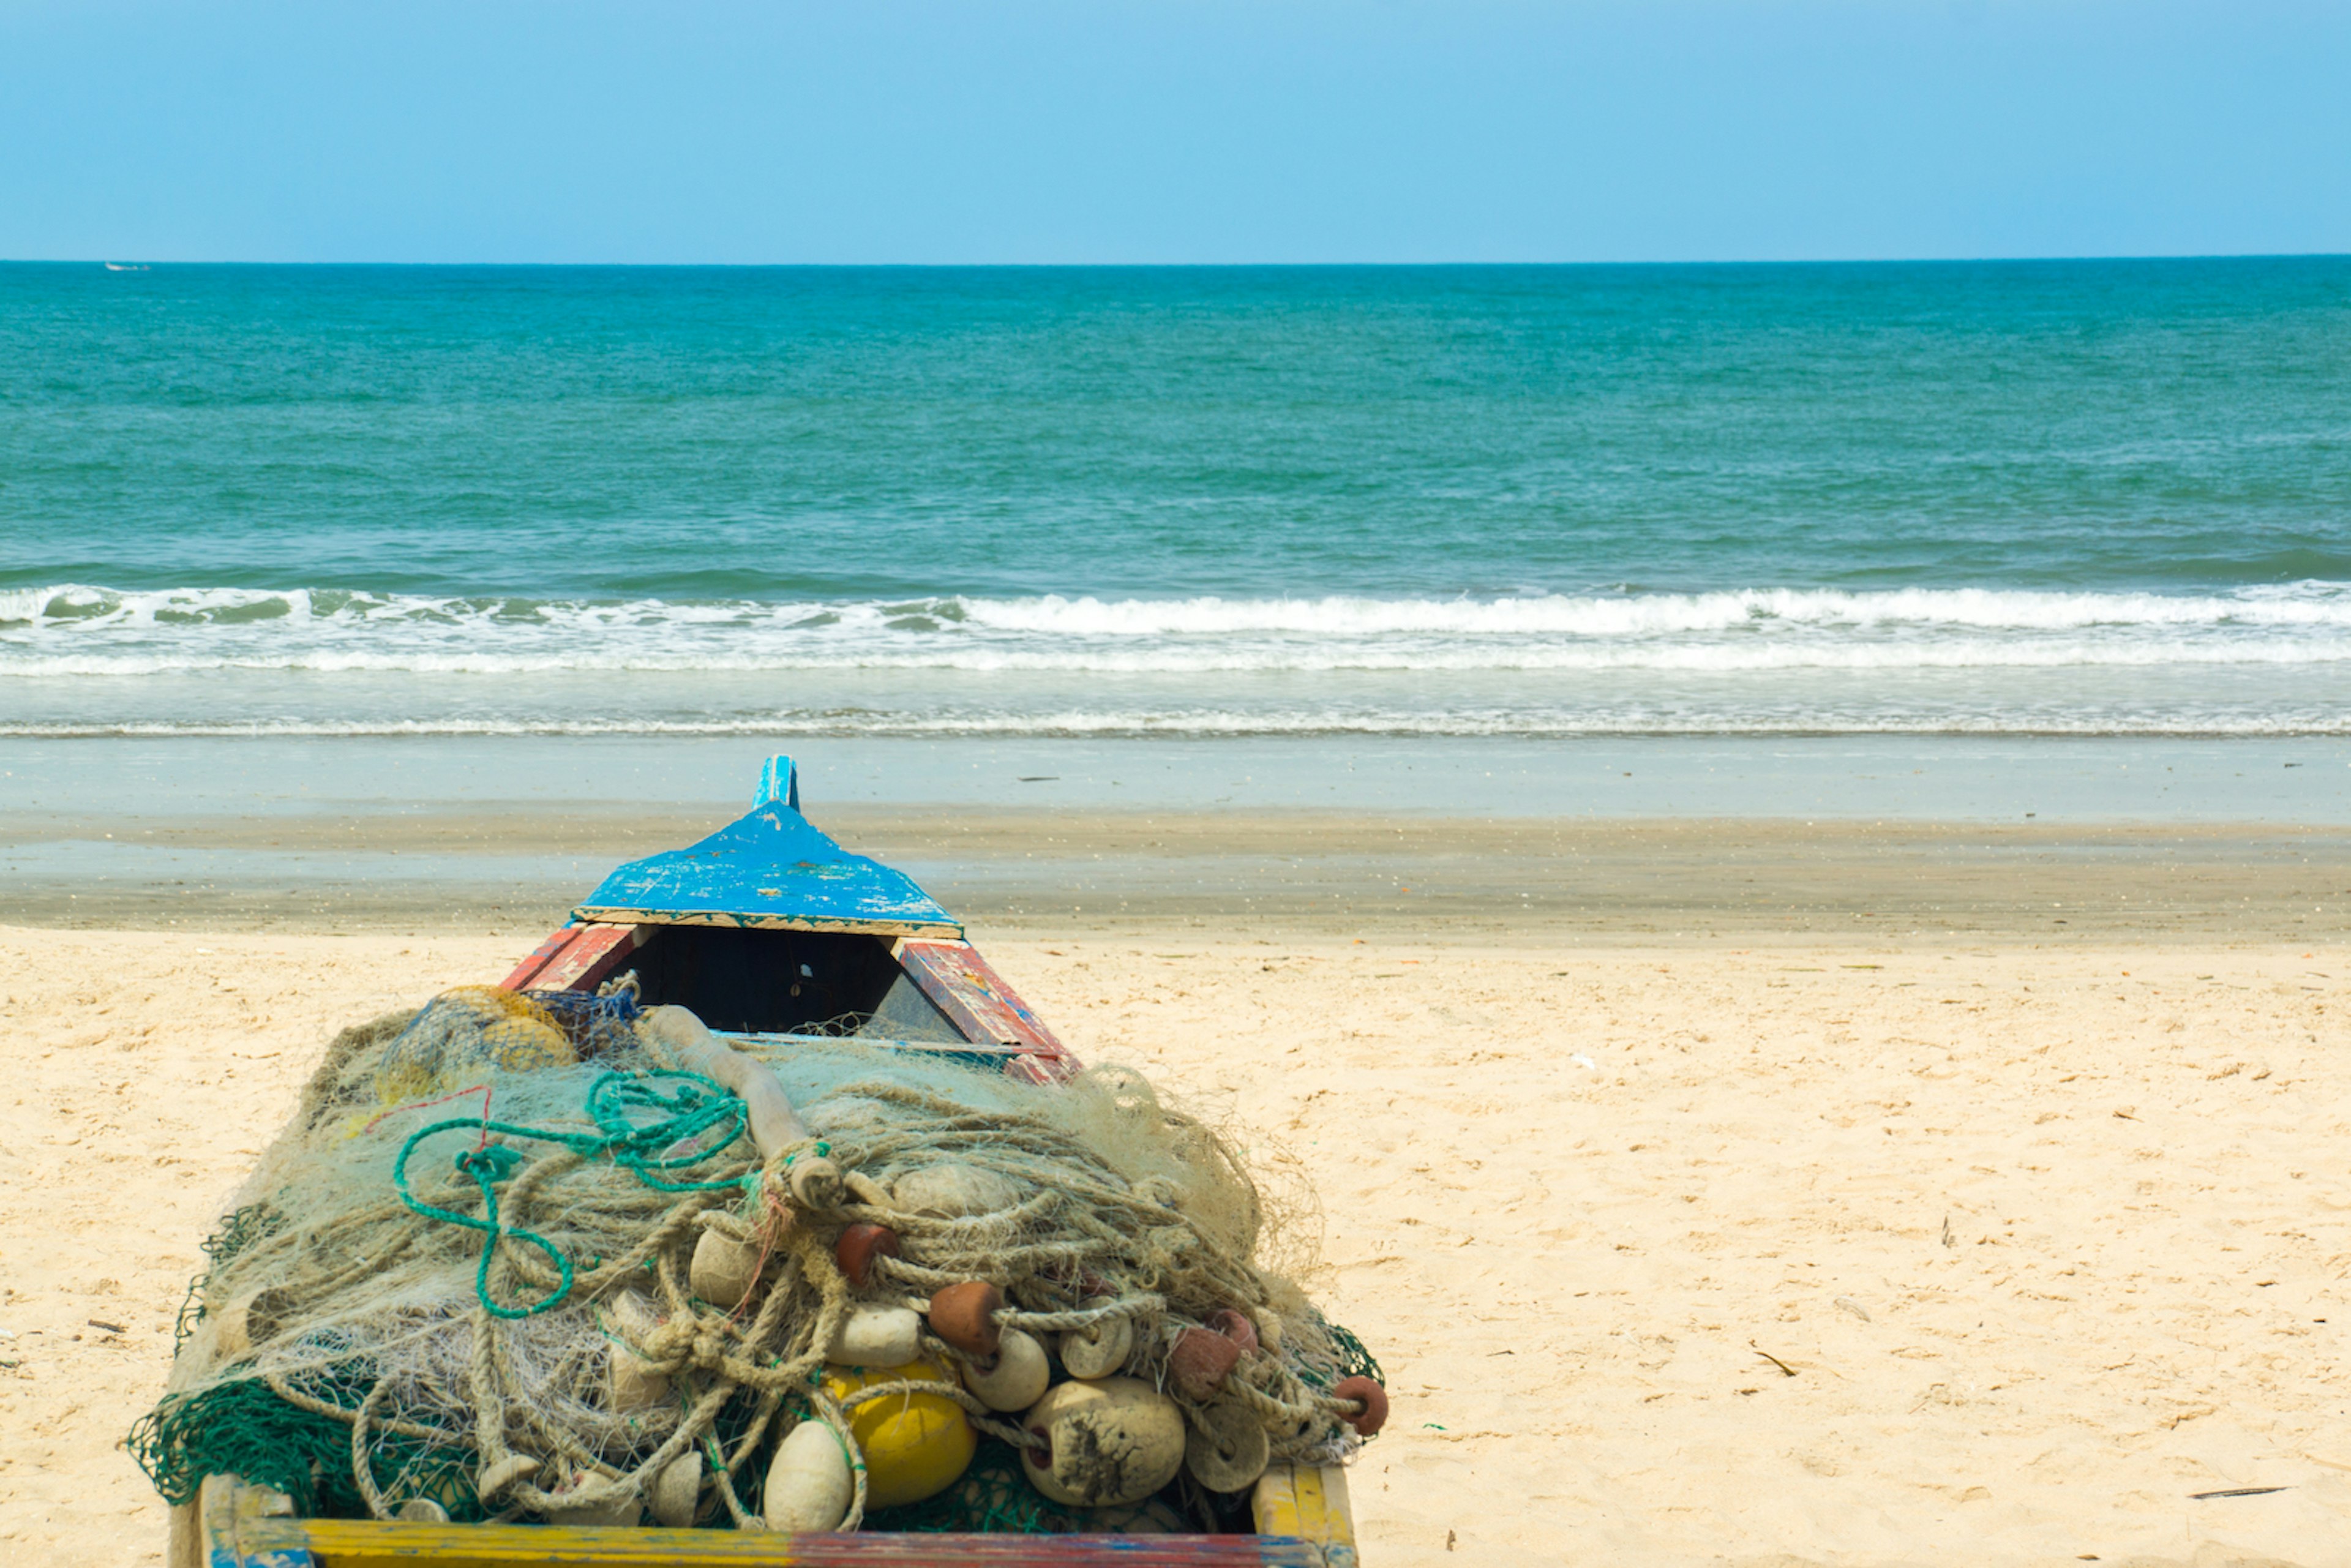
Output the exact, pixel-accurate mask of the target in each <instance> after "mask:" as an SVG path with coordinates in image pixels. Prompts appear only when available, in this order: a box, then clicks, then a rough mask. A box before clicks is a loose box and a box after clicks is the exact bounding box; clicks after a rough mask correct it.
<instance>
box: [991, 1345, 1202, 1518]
mask: <svg viewBox="0 0 2351 1568" xmlns="http://www.w3.org/2000/svg"><path fill="white" fill-rule="evenodd" d="M1020 1427H1021V1429H1022V1430H1023V1431H1024V1432H1026V1433H1027V1434H1028V1435H1029V1447H1028V1448H1023V1449H1022V1450H1021V1451H1020V1468H1021V1469H1022V1470H1023V1471H1025V1472H1026V1473H1027V1475H1028V1477H1029V1484H1030V1485H1031V1486H1034V1487H1035V1488H1036V1489H1037V1490H1039V1491H1040V1492H1043V1493H1044V1494H1045V1495H1046V1496H1047V1497H1049V1498H1051V1499H1052V1500H1054V1501H1055V1502H1060V1503H1067V1504H1069V1505H1071V1507H1074V1508H1114V1507H1118V1506H1120V1505H1122V1504H1125V1503H1131V1502H1140V1501H1142V1500H1144V1498H1147V1497H1149V1496H1150V1495H1151V1494H1152V1493H1153V1492H1155V1491H1157V1490H1159V1489H1160V1488H1161V1487H1164V1486H1165V1485H1166V1484H1167V1483H1168V1482H1169V1481H1172V1480H1174V1479H1175V1472H1176V1471H1178V1470H1180V1469H1183V1468H1184V1413H1183V1410H1182V1409H1181V1408H1180V1407H1179V1406H1177V1405H1176V1404H1175V1401H1174V1400H1172V1399H1170V1398H1168V1397H1167V1396H1165V1395H1164V1394H1162V1393H1160V1392H1159V1391H1158V1390H1157V1389H1155V1388H1154V1387H1152V1386H1151V1385H1149V1384H1147V1383H1143V1382H1140V1381H1138V1380H1136V1379H1134V1378H1132V1377H1109V1378H1104V1379H1103V1380H1102V1381H1101V1382H1099V1383H1082V1382H1081V1383H1063V1384H1060V1385H1056V1386H1055V1387H1053V1388H1051V1389H1049V1390H1048V1391H1047V1392H1046V1395H1045V1397H1043V1398H1042V1399H1040V1400H1039V1401H1037V1403H1036V1404H1034V1405H1032V1406H1029V1413H1028V1414H1027V1415H1026V1416H1022V1417H1021V1418H1020Z"/></svg>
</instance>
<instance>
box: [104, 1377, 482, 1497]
mask: <svg viewBox="0 0 2351 1568" xmlns="http://www.w3.org/2000/svg"><path fill="white" fill-rule="evenodd" d="M319 1381H321V1382H324V1383H327V1384H329V1385H330V1386H326V1387H322V1388H320V1389H319V1391H318V1392H319V1394H320V1395H322V1396H326V1397H328V1398H329V1399H330V1400H331V1399H349V1400H350V1402H351V1403H352V1404H353V1405H356V1404H357V1403H358V1402H359V1401H360V1399H362V1398H364V1397H366V1396H367V1392H368V1389H369V1387H370V1386H371V1382H370V1381H369V1380H367V1379H366V1378H365V1376H364V1374H363V1373H361V1372H359V1371H356V1370H353V1369H346V1375H345V1376H344V1377H343V1378H340V1379H321V1380H319ZM129 1446H130V1449H131V1458H133V1459H135V1460H137V1461H138V1464H139V1468H140V1469H142V1470H145V1471H146V1472H147V1477H148V1479H150V1480H152V1481H153V1482H154V1483H155V1490H156V1491H157V1492H159V1493H161V1494H162V1498H163V1500H165V1501H166V1502H172V1503H183V1502H187V1501H189V1500H193V1498H194V1497H195V1495H196V1493H197V1491H198V1490H201V1489H202V1488H203V1486H204V1478H205V1477H207V1476H216V1475H233V1476H242V1477H243V1478H245V1479H246V1480H248V1481H253V1482H256V1483H258V1484H260V1485H262V1486H266V1487H272V1488H275V1489H276V1490H278V1491H282V1492H284V1493H285V1494H286V1495H287V1497H289V1498H291V1499H293V1500H294V1507H295V1510H296V1511H297V1512H298V1513H300V1514H301V1515H303V1516H304V1517H305V1518H311V1519H318V1518H358V1519H364V1518H366V1517H367V1516H368V1509H367V1505H366V1501H365V1500H364V1499H362V1498H361V1497H360V1492H359V1487H358V1484H357V1482H356V1481H355V1480H354V1479H352V1475H351V1429H350V1426H349V1425H347V1424H346V1423H344V1422H341V1421H338V1420H336V1419H334V1418H333V1417H332V1416H321V1415H318V1414H315V1413H314V1412H312V1411H308V1410H305V1409H303V1408H301V1407H300V1406H296V1405H292V1404H288V1403H287V1401H286V1400H285V1399H283V1398H281V1397H279V1396H278V1394H277V1391H276V1390H275V1389H273V1388H271V1387H270V1386H269V1385H268V1384H267V1383H266V1381H264V1380H263V1379H261V1378H257V1377H241V1378H236V1379H235V1380H233V1381H231V1382H227V1383H221V1384H215V1385H213V1386H212V1387H210V1388H207V1389H204V1390H203V1391H202V1392H200V1393H196V1394H189V1395H179V1396H170V1397H167V1398H165V1399H164V1400H163V1402H162V1404H160V1405H158V1406H156V1407H155V1408H154V1409H153V1410H152V1411H150V1412H148V1414H147V1415H146V1416H142V1417H141V1419H140V1421H139V1424H138V1425H137V1426H136V1427H132V1428H131V1439H130V1445H129ZM369 1463H370V1466H371V1469H372V1470H373V1472H374V1475H375V1481H376V1485H377V1486H378V1487H379V1488H381V1489H382V1490H384V1491H386V1492H388V1493H392V1494H393V1495H397V1496H402V1497H429V1498H432V1499H433V1500H435V1501H437V1502H439V1503H440V1504H441V1505H442V1507H444V1509H446V1510H447V1511H448V1512H449V1517H450V1518H451V1519H453V1520H455V1521H459V1522H461V1523H464V1522H470V1521H475V1520H479V1519H482V1518H484V1517H486V1516H485V1514H484V1512H483V1510H482V1508H481V1505H480V1503H479V1502H478V1501H477V1500H475V1497H474V1490H473V1466H474V1457H473V1453H472V1450H471V1449H469V1448H465V1447H464V1446H462V1445H455V1444H450V1445H443V1444H433V1443H426V1442H423V1441H421V1440H419V1439H418V1438H415V1437H409V1436H407V1435H404V1434H398V1433H395V1434H392V1435H391V1436H390V1437H387V1438H386V1439H385V1440H384V1441H382V1442H381V1443H379V1444H377V1445H375V1446H374V1447H373V1448H371V1452H370V1454H369Z"/></svg>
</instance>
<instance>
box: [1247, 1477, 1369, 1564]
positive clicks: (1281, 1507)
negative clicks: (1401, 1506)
mask: <svg viewBox="0 0 2351 1568" xmlns="http://www.w3.org/2000/svg"><path fill="white" fill-rule="evenodd" d="M1249 1513H1250V1515H1251V1517H1252V1518H1253V1519H1254V1521H1255V1522H1256V1524H1257V1527H1258V1529H1259V1530H1260V1531H1263V1532H1264V1533H1265V1534H1267V1535H1270V1536H1271V1535H1280V1536H1296V1537H1299V1538H1301V1539H1302V1540H1306V1541H1311V1542H1317V1543H1318V1544H1319V1545H1320V1546H1321V1548H1322V1557H1321V1559H1319V1561H1321V1562H1322V1563H1326V1564H1328V1568H1355V1562H1356V1558H1355V1521H1354V1511H1353V1509H1352V1508H1351V1507H1350V1506H1349V1504H1348V1500H1347V1472H1346V1471H1345V1470H1343V1469H1340V1468H1339V1467H1338V1466H1337V1465H1269V1466H1268V1467H1267V1468H1266V1472H1265V1474H1263V1475H1261V1476H1259V1478H1258V1479H1257V1486H1256V1487H1255V1488H1254V1489H1253V1490H1251V1491H1250V1493H1249Z"/></svg>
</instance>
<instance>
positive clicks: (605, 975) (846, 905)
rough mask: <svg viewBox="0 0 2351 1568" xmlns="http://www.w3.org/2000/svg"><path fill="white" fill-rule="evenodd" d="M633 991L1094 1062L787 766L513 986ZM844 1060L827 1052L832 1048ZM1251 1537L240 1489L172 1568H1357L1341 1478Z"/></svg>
mask: <svg viewBox="0 0 2351 1568" xmlns="http://www.w3.org/2000/svg"><path fill="white" fill-rule="evenodd" d="M623 971H633V972H634V973H635V975H636V977H637V981H638V984H639V985H640V987H641V988H642V992H641V995H642V999H643V1001H644V1002H645V1003H646V1004H647V1005H656V1004H661V1003H676V1004H679V1005H681V1006H684V1007H686V1008H688V1009H692V1010H693V1011H694V1012H695V1015H696V1016H698V1017H699V1018H701V1019H703V1020H705V1022H706V1023H707V1024H709V1025H710V1027H711V1028H712V1030H714V1031H715V1032H716V1033H717V1034H719V1035H720V1036H721V1037H722V1038H726V1037H730V1036H731V1037H735V1038H743V1037H753V1038H757V1039H758V1040H761V1041H762V1043H763V1045H764V1046H765V1047H766V1048H768V1049H770V1050H772V1049H774V1048H776V1047H777V1046H779V1045H780V1046H783V1047H785V1048H787V1049H788V1048H789V1043H790V1042H791V1040H794V1039H795V1038H804V1039H815V1038H818V1037H817V1036H814V1035H811V1034H810V1033H809V1032H808V1031H810V1030H816V1029H818V1028H819V1027H820V1026H823V1025H828V1024H831V1022H832V1020H836V1019H842V1018H845V1017H851V1016H855V1017H859V1018H861V1019H865V1020H867V1021H865V1022H863V1023H862V1025H861V1027H860V1028H859V1029H858V1030H857V1034H858V1036H859V1038H862V1039H865V1040H872V1041H873V1042H874V1043H876V1044H879V1045H881V1046H883V1047H884V1048H885V1049H891V1050H900V1051H938V1052H945V1053H948V1054H951V1055H954V1056H956V1057H957V1058H960V1059H964V1060H967V1061H986V1062H990V1063H993V1064H995V1065H997V1066H998V1067H1000V1068H1001V1070H1002V1071H1005V1072H1007V1073H1008V1074H1011V1075H1013V1076H1014V1077H1017V1078H1020V1079H1023V1080H1026V1081H1028V1082H1034V1083H1040V1084H1050V1083H1054V1082H1059V1081H1061V1080H1062V1079H1065V1078H1067V1077H1068V1076H1070V1075H1071V1073H1073V1072H1075V1071H1077V1070H1078V1062H1077V1061H1076V1059H1075V1058H1074V1057H1072V1056H1071V1054H1070V1052H1069V1051H1068V1050H1067V1049H1066V1048H1065V1047H1064V1046H1063V1045H1062V1044H1061V1041H1060V1040H1057V1039H1055V1038H1054V1036H1053V1032H1052V1030H1050V1029H1049V1028H1047V1027H1046V1025H1045V1023H1044V1021H1043V1020H1042V1019H1040V1018H1038V1016H1037V1014H1036V1012H1035V1011H1034V1010H1033V1009H1030V1008H1029V1005H1028V1004H1027V1003H1026V1002H1024V1001H1022V1000H1021V999H1020V997H1019V994H1018V993H1017V992H1016V991H1014V990H1013V988H1011V987H1010V986H1009V985H1008V984H1006V983H1005V981H1004V979H1003V977H1000V976H999V975H998V974H997V972H996V971H995V970H994V969H993V968H992V967H989V965H988V963H987V960H986V959H985V958H983V957H981V956H980V955H979V953H978V951H977V949H976V948H974V947H973V946H971V944H970V943H969V942H967V941H966V940H965V932H964V927H963V925H962V923H961V922H960V921H958V920H956V918H955V916H954V915H950V914H948V913H947V911H946V909H944V908H942V907H941V906H940V905H939V904H938V903H937V902H936V901H935V900H934V899H933V898H932V897H931V896H930V895H929V894H926V893H925V892H924V891H923V890H922V889H921V888H920V887H918V886H917V885H915V883H914V881H913V879H912V878H910V877H908V876H906V875H905V874H904V873H901V872H898V871H894V870H892V869H891V868H889V867H887V866H884V865H883V864H881V863H879V862H875V861H872V860H870V859H868V858H867V857H865V856H863V855H857V854H852V853H850V852H847V851H846V850H843V849H842V848H841V846H840V845H839V844H838V843H836V842H834V841H832V840H831V838H829V837H827V836H826V835H825V834H824V833H822V832H820V831H818V830H817V829H816V828H815V827H814V826H812V825H811V824H810V822H809V821H808V820H807V818H805V817H803V816H802V815H801V814H800V809H799V783H798V779H797V776H796V774H795V771H794V769H793V767H792V763H791V759H790V758H784V757H778V758H774V759H773V760H772V761H770V762H769V763H768V766H767V768H766V771H765V773H764V775H763V776H762V778H761V780H760V784H759V789H758V795H757V797H756V798H755V800H753V803H752V808H751V810H750V811H749V812H747V814H746V815H744V816H743V817H742V818H740V819H739V820H737V821H735V822H733V823H731V824H729V825H728V826H726V827H725V828H722V829H720V830H719V831H717V832H715V833H713V834H711V835H710V836H709V837H708V838H706V839H704V840H703V841H700V842H699V843H696V844H694V845H692V846H690V847H688V848H685V849H682V850H673V851H670V852H665V853H662V854H656V855H652V856H648V857H647V858H645V859H643V860H640V861H632V862H629V863H628V864H626V865H623V866H621V867H620V868H619V869H617V870H616V871H614V872H613V873H611V875H610V876H608V877H607V878H605V879H604V882H603V883H601V885H600V886H599V887H598V888H597V889H596V890H595V892H593V893H592V894H590V895H589V896H588V898H587V899H586V900H585V901H583V902H582V903H581V904H580V906H579V907H578V908H577V909H575V910H573V911H572V915H571V918H570V920H569V922H567V923H566V924H565V925H564V926H563V927H562V928H561V929H560V930H559V931H557V932H556V933H554V935H552V936H549V938H548V939H547V940H546V941H545V942H544V943H542V944H541V945H540V946H539V947H538V950H537V951H535V952H533V953H532V954H531V955H530V956H528V957H527V958H525V959H524V960H523V961H522V962H521V963H520V964H519V965H517V967H515V969H514V971H513V973H511V974H509V975H507V977H506V978H505V980H504V982H503V983H504V984H505V986H506V987H507V988H509V989H515V990H521V989H526V988H528V989H530V990H534V991H549V990H569V991H585V992H593V991H594V990H595V989H596V988H597V987H599V986H600V985H601V984H603V983H604V982H605V981H607V980H609V979H611V978H613V977H617V976H619V975H621V974H622V972H623ZM827 1038H830V1036H829V1035H828V1036H827ZM1250 1513H1251V1516H1252V1519H1253V1521H1254V1523H1255V1524H1256V1527H1257V1533H1255V1534H1246V1535H1243V1534H1228V1535H1178V1534H1165V1535H940V1534H892V1533H888V1532H885V1531H859V1532H855V1533H850V1534H822V1535H784V1534H759V1533H744V1532H737V1531H721V1530H663V1529H653V1528H628V1529H580V1528H569V1527H561V1526H556V1525H496V1524H471V1525H451V1524H417V1523H406V1522H382V1521H345V1520H307V1519H298V1518H295V1517H293V1510H292V1505H291V1503H290V1502H289V1500H287V1499H286V1498H285V1497H284V1496H282V1495H281V1494H279V1493H277V1492H275V1491H272V1490H268V1489H266V1488H263V1487H256V1486H251V1485H247V1484H246V1483H245V1482H243V1481H241V1480H239V1479H237V1478H235V1477H232V1476H215V1477H213V1478H212V1479H209V1480H207V1481H206V1482H205V1483H204V1489H203V1491H202V1494H201V1495H200V1496H199V1497H198V1498H197V1500H195V1501H194V1502H193V1503H190V1504H188V1505H186V1506H184V1507H183V1508H180V1509H176V1510H174V1511H173V1518H172V1552H171V1558H172V1568H198V1565H202V1568H525V1565H538V1564H563V1565H565V1568H606V1565H609V1568H622V1565H632V1568H652V1565H653V1564H662V1565H664V1568H720V1565H750V1564H787V1563H789V1564H799V1565H803V1568H830V1565H833V1564H838V1565H840V1568H864V1565H867V1564H885V1563H910V1564H911V1563H924V1564H936V1565H939V1568H949V1565H957V1564H969V1565H971V1568H1032V1565H1033V1568H1076V1565H1078V1564H1086V1563H1098V1564H1099V1563H1117V1564H1120V1565H1121V1568H1163V1565H1164V1568H1179V1565H1180V1568H1207V1565H1210V1564H1228V1565H1239V1564H1244V1563H1247V1564H1264V1565H1281V1568H1353V1565H1354V1563H1355V1562H1356V1555H1355V1548H1354V1541H1353V1524H1352V1521H1351V1519H1350V1516H1349V1511H1348V1505H1347V1490H1346V1479H1345V1472H1344V1471H1343V1470H1342V1469H1339V1468H1338V1467H1336V1466H1324V1467H1313V1466H1304V1465H1275V1466H1273V1467H1272V1468H1271V1469H1268V1470H1267V1471H1266V1473H1265V1475H1264V1476H1263V1477H1262V1478H1261V1479H1259V1481H1258V1482H1257V1485H1256V1487H1255V1490H1254V1492H1253V1494H1252V1497H1251V1509H1250Z"/></svg>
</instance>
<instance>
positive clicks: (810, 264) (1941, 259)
mask: <svg viewBox="0 0 2351 1568" xmlns="http://www.w3.org/2000/svg"><path fill="white" fill-rule="evenodd" d="M2340 260H2351V251H2333V250H2314V251H2153V252H2141V253H2115V254H2102V255H2081V256H1767V257H1739V256H1728V257H1724V256H1717V257H1679V258H1665V259H1610V260H1574V261H286V260H252V259H238V258H222V257H210V258H204V259H185V258H175V257H167V256H125V255H121V254H119V253H118V254H117V255H114V256H0V267H114V268H128V267H319V268H326V267H351V268H360V267H382V268H391V267H413V268H416V269H419V270H423V269H425V268H433V267H472V268H507V269H513V270H517V271H519V270H524V269H555V268H576V269H580V270H590V269H603V270H620V269H629V270H636V271H647V272H651V271H681V272H682V271H704V272H719V271H731V272H753V271H769V272H780V271H802V272H881V271H899V272H980V271H988V272H1081V271H1083V272H1116V271H1126V272H1215V271H1225V272H1238V271H1297V272H1306V271H1340V270H1361V271H1372V270H1395V271H1405V270H1434V269H1440V268H1441V269H1449V270H1457V271H1469V270H1479V269H1483V270H1496V271H1499V270H1503V269H1507V268H1536V267H1541V268H1562V269H1564V268H1569V267H1591V268H1603V267H1984V266H2015V265H2028V264H2060V263H2069V262H2194V261H2207V262H2209V261H2340Z"/></svg>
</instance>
